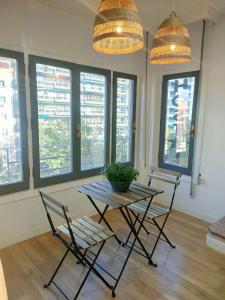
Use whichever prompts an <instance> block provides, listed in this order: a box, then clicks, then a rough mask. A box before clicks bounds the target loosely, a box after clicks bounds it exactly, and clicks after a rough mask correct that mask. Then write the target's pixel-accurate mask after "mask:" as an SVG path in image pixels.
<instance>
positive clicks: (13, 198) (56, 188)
mask: <svg viewBox="0 0 225 300" xmlns="http://www.w3.org/2000/svg"><path fill="white" fill-rule="evenodd" d="M101 178H102V176H94V177H88V178H84V179H79V180H76V181H70V182H66V183H61V184H55V185H51V186H48V187H44V188H40V189H44V190H45V192H46V193H56V192H62V191H65V190H71V189H75V187H77V186H79V185H81V184H86V183H90V181H96V180H99V179H101ZM38 196H39V194H38V189H30V190H27V191H23V192H17V193H13V194H8V195H4V196H0V206H1V205H6V204H10V203H13V202H18V201H23V200H26V199H29V198H34V197H38Z"/></svg>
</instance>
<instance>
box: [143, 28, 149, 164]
mask: <svg viewBox="0 0 225 300" xmlns="http://www.w3.org/2000/svg"><path fill="white" fill-rule="evenodd" d="M148 50H149V31H147V32H146V56H145V112H144V116H145V143H144V144H145V145H144V146H145V156H144V167H145V168H146V167H147V108H148V59H149V55H148Z"/></svg>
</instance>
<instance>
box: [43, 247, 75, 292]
mask: <svg viewBox="0 0 225 300" xmlns="http://www.w3.org/2000/svg"><path fill="white" fill-rule="evenodd" d="M69 251H70V249H67V250H66V253H65V254H64V255H63V258H62V259H61V261H60V263H59V265H58V266H57V268H56V270H55V272H54V273H53V275H52V277H51V279H50V280H49V282H48V283H47V284H45V285H44V286H43V287H44V288H48V287H49V286H50V284H51V283H52V281H53V280H54V278H55V276H56V274H57V273H58V271H59V269H60V267H61V266H62V264H63V262H64V260H65V258H66V256H67V254H68V253H69Z"/></svg>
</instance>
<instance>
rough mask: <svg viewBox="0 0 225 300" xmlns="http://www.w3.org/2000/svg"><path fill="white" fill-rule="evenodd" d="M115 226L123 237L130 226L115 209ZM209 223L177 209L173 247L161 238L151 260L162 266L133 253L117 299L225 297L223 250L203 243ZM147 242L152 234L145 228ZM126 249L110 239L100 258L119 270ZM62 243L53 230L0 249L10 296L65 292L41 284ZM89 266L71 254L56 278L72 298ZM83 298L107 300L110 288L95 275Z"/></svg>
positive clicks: (31, 298)
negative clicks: (218, 251)
mask: <svg viewBox="0 0 225 300" xmlns="http://www.w3.org/2000/svg"><path fill="white" fill-rule="evenodd" d="M107 218H108V219H109V220H110V222H111V224H112V226H113V228H114V230H115V231H116V232H117V233H118V235H119V236H121V237H125V236H126V234H127V227H126V225H125V223H124V222H123V220H122V219H121V218H120V217H119V215H118V213H117V212H116V211H110V212H109V213H108V214H107ZM208 225H209V224H207V223H206V222H203V221H201V220H198V219H196V218H193V217H191V216H188V215H185V214H183V213H180V212H174V213H173V214H172V215H171V217H170V218H169V220H168V223H167V228H166V232H167V233H168V235H169V236H170V238H171V240H172V241H173V242H174V243H175V245H176V246H177V247H176V249H175V250H173V249H170V248H169V246H168V245H167V244H165V243H163V242H161V243H160V244H159V245H158V248H157V250H156V253H155V255H154V257H153V260H154V261H155V262H157V263H158V268H156V269H154V268H153V267H151V266H149V265H147V263H146V261H145V259H144V258H142V257H141V256H140V255H138V254H136V253H133V254H132V256H131V259H130V261H129V263H128V265H127V268H126V270H125V272H124V275H123V277H122V280H121V282H120V284H119V286H118V289H117V299H118V300H128V299H129V300H137V299H138V300H149V299H152V300H176V299H179V300H199V299H200V300H201V299H204V300H214V299H215V300H224V299H225V255H223V254H219V253H217V252H215V251H214V250H212V249H210V248H208V247H207V246H206V243H205V237H206V233H207V228H208ZM141 236H142V239H143V240H144V242H145V244H146V245H147V247H149V248H150V247H151V246H152V238H150V237H149V236H147V235H146V233H145V232H144V231H143V232H142V233H141ZM126 253H127V249H124V248H122V247H119V246H118V244H117V243H116V241H115V240H112V239H111V240H110V241H108V242H107V246H106V247H105V249H104V251H103V253H102V256H101V257H100V259H99V260H100V262H101V263H102V264H103V265H104V266H105V267H107V268H109V269H110V271H113V272H114V273H118V272H119V270H120V266H121V261H122V260H124V259H125V255H126ZM63 254H64V248H63V247H62V245H61V244H60V243H59V241H58V240H57V239H56V238H54V237H52V235H51V234H50V233H47V234H44V235H40V236H37V237H35V238H32V239H30V240H27V241H24V242H22V243H19V244H16V245H14V246H11V247H8V248H5V249H3V250H1V251H0V257H1V259H2V264H3V268H4V273H5V278H6V284H7V288H8V294H9V300H42V299H46V300H55V299H58V300H59V299H64V297H63V296H62V295H61V294H60V293H59V292H58V291H57V290H56V289H55V288H54V286H53V287H51V288H50V289H48V290H45V289H43V288H42V286H43V284H44V283H45V282H47V280H48V278H49V276H50V274H51V273H52V271H53V269H54V268H55V266H56V264H57V262H58V261H59V259H61V257H62V255H63ZM85 272H86V270H85V269H84V268H83V267H82V266H80V265H77V264H76V262H75V261H74V258H73V257H72V256H71V255H69V256H68V257H67V259H66V261H65V263H64V265H63V267H62V269H61V271H60V273H59V274H58V275H57V279H56V280H57V282H58V283H59V285H60V286H61V287H62V288H63V289H64V290H65V291H66V293H67V294H68V296H69V297H72V298H73V295H74V293H75V291H76V288H77V287H78V286H79V282H80V280H81V278H82V275H83V276H84V274H85ZM79 299H80V300H103V299H104V300H108V299H112V298H111V292H110V291H109V290H108V289H107V288H105V286H103V285H102V283H101V282H99V280H98V279H96V278H95V277H94V276H93V275H91V276H90V277H89V279H88V281H87V282H86V285H85V287H84V289H83V291H82V293H81V295H80V297H79Z"/></svg>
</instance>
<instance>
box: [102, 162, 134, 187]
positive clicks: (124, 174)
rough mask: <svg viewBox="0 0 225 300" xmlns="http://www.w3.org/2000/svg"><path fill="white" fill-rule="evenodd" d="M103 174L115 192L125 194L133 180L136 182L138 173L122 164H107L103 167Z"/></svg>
mask: <svg viewBox="0 0 225 300" xmlns="http://www.w3.org/2000/svg"><path fill="white" fill-rule="evenodd" d="M103 174H104V175H105V177H106V178H107V179H108V180H109V182H110V185H111V187H112V189H113V191H115V192H126V191H127V190H128V189H129V186H130V184H131V182H132V181H133V180H137V176H138V174H139V173H138V171H137V170H136V169H135V168H133V167H131V166H128V165H125V164H122V163H115V164H109V165H106V166H105V167H104V170H103Z"/></svg>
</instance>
